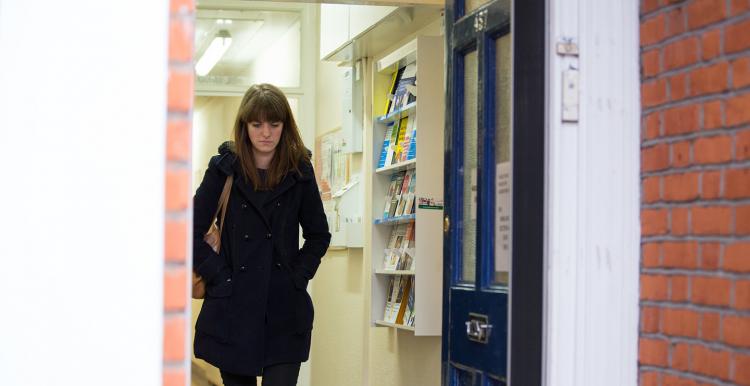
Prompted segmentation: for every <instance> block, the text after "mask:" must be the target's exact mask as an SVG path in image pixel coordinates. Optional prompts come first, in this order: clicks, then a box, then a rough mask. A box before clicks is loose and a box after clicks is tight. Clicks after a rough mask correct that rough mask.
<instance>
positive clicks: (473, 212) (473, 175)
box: [469, 168, 479, 222]
mask: <svg viewBox="0 0 750 386" xmlns="http://www.w3.org/2000/svg"><path fill="white" fill-rule="evenodd" d="M470 173H471V174H470V176H471V188H470V189H471V199H470V201H469V205H470V206H469V210H470V212H469V214H470V216H471V217H469V218H470V219H471V221H472V222H476V221H477V207H478V206H479V205H478V204H479V203H478V202H477V168H472V169H471V172H470Z"/></svg>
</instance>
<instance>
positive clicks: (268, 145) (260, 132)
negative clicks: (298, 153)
mask: <svg viewBox="0 0 750 386" xmlns="http://www.w3.org/2000/svg"><path fill="white" fill-rule="evenodd" d="M283 129H284V122H281V121H279V122H268V121H263V122H257V121H253V122H248V124H247V134H248V135H249V136H250V142H251V143H252V145H253V152H254V153H255V154H257V155H273V153H274V152H275V151H276V146H278V145H279V140H280V139H281V130H283Z"/></svg>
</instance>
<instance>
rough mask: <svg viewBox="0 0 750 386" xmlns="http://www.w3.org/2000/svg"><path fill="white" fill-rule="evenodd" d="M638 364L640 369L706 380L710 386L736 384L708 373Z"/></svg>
mask: <svg viewBox="0 0 750 386" xmlns="http://www.w3.org/2000/svg"><path fill="white" fill-rule="evenodd" d="M638 366H639V370H640V371H654V372H659V373H665V374H668V375H673V376H676V377H680V378H686V379H690V380H694V381H700V382H708V383H710V384H711V385H712V386H736V383H733V382H732V381H731V380H729V381H725V380H723V379H721V378H712V377H711V376H709V375H699V374H695V373H690V372H682V371H684V370H676V369H673V368H671V367H657V366H654V365H641V364H639V365H638ZM727 382H729V383H727Z"/></svg>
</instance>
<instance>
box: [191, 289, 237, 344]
mask: <svg viewBox="0 0 750 386" xmlns="http://www.w3.org/2000/svg"><path fill="white" fill-rule="evenodd" d="M231 295H232V282H231V279H228V280H225V281H222V282H219V283H218V284H216V285H212V286H210V287H208V288H207V289H206V299H205V300H203V306H202V307H201V311H200V313H199V314H198V320H197V321H196V322H195V330H196V331H200V332H202V333H204V334H206V335H210V336H212V337H214V338H216V340H218V341H219V342H222V343H226V342H228V340H229V336H230V331H229V326H230V320H229V315H230V309H229V308H230V307H229V299H230V297H231Z"/></svg>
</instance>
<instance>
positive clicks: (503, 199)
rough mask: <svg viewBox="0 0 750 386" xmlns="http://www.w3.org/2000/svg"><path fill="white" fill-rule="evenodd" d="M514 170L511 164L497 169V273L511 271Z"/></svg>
mask: <svg viewBox="0 0 750 386" xmlns="http://www.w3.org/2000/svg"><path fill="white" fill-rule="evenodd" d="M512 181H513V168H512V167H511V164H510V162H502V163H498V164H497V168H496V169H495V271H496V272H508V271H510V259H511V256H512V254H511V250H512V237H511V235H512V234H511V232H512V229H513V222H512V221H511V214H512V213H513V206H512V205H513V202H512V198H513V195H512V193H513V189H512Z"/></svg>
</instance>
